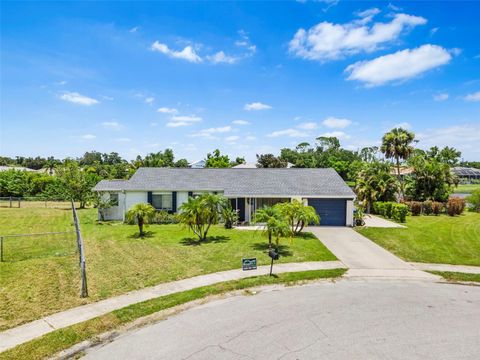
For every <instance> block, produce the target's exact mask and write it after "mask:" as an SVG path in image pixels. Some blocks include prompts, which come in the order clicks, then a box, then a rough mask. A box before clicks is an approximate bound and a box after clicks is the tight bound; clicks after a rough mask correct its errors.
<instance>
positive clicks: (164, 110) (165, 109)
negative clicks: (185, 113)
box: [157, 107, 178, 114]
mask: <svg viewBox="0 0 480 360" xmlns="http://www.w3.org/2000/svg"><path fill="white" fill-rule="evenodd" d="M157 111H158V112H159V113H162V114H176V113H177V112H178V110H177V109H174V108H169V107H161V108H158V110H157Z"/></svg>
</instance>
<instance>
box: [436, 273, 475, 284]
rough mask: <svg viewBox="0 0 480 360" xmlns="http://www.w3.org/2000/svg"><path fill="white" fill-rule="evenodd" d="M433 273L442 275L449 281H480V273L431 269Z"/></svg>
mask: <svg viewBox="0 0 480 360" xmlns="http://www.w3.org/2000/svg"><path fill="white" fill-rule="evenodd" d="M430 272H431V273H432V274H436V275H440V276H442V277H443V278H445V279H446V280H449V281H454V282H455V281H464V282H480V274H469V273H460V272H450V271H430Z"/></svg>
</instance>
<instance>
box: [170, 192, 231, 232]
mask: <svg viewBox="0 0 480 360" xmlns="http://www.w3.org/2000/svg"><path fill="white" fill-rule="evenodd" d="M225 201H226V200H225V198H224V197H223V196H221V195H214V194H209V193H205V194H202V195H200V196H198V197H196V198H193V197H190V198H188V201H187V202H184V203H183V204H182V205H181V206H180V208H179V210H180V213H179V214H178V219H179V221H180V223H182V224H184V225H185V226H187V227H188V228H189V229H190V230H191V231H192V232H193V233H194V234H195V235H196V236H197V237H198V239H199V240H200V241H204V240H206V239H207V234H208V231H209V230H210V227H211V226H212V225H215V224H218V222H219V220H220V216H221V215H220V211H221V208H222V206H224V205H225Z"/></svg>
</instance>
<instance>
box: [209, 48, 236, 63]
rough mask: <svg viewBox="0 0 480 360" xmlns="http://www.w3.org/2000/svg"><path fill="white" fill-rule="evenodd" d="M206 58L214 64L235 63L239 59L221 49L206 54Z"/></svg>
mask: <svg viewBox="0 0 480 360" xmlns="http://www.w3.org/2000/svg"><path fill="white" fill-rule="evenodd" d="M207 59H208V60H209V61H210V62H212V63H214V64H221V63H224V64H235V63H236V62H237V61H238V60H239V58H238V57H235V56H230V55H226V54H225V53H224V52H223V51H219V52H217V53H215V54H213V55H207Z"/></svg>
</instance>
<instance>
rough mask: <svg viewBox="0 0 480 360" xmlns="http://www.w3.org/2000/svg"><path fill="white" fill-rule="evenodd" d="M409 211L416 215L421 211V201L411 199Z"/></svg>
mask: <svg viewBox="0 0 480 360" xmlns="http://www.w3.org/2000/svg"><path fill="white" fill-rule="evenodd" d="M410 211H411V212H412V215H413V216H418V215H420V214H421V213H422V203H421V202H419V201H412V202H411V203H410Z"/></svg>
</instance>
